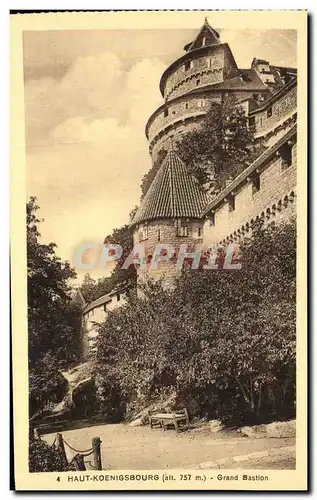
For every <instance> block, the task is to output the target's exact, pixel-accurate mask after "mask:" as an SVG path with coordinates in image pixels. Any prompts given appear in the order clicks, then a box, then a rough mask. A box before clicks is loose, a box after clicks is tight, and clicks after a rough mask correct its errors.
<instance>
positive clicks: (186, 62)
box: [184, 61, 191, 71]
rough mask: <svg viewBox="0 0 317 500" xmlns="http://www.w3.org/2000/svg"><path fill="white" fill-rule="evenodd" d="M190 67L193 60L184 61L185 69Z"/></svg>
mask: <svg viewBox="0 0 317 500" xmlns="http://www.w3.org/2000/svg"><path fill="white" fill-rule="evenodd" d="M190 68H191V61H185V63H184V69H185V71H188V70H189V69H190Z"/></svg>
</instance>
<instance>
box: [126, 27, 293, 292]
mask: <svg viewBox="0 0 317 500" xmlns="http://www.w3.org/2000/svg"><path fill="white" fill-rule="evenodd" d="M184 50H185V54H184V55H183V56H181V57H180V58H179V59H177V60H176V61H174V62H173V63H172V64H171V65H170V66H169V67H168V68H167V69H166V70H165V71H164V73H163V75H162V77H161V81H160V90H161V93H162V96H163V97H164V100H165V102H164V104H163V105H162V106H160V107H159V108H158V109H156V110H155V111H154V113H153V114H152V115H151V116H150V118H149V120H148V122H147V124H146V136H147V138H148V140H149V151H150V154H151V155H152V159H153V160H155V159H156V158H157V156H158V154H159V152H160V151H161V150H162V149H167V150H169V151H168V153H167V155H166V157H165V160H164V161H163V163H162V165H161V167H160V169H159V171H158V172H157V174H156V177H155V178H154V180H153V182H152V184H151V186H150V188H149V190H148V192H147V193H146V195H145V197H144V199H143V200H142V202H141V205H140V207H139V209H138V211H137V213H136V214H135V217H134V219H133V221H132V224H131V227H132V229H133V239H134V244H137V243H141V242H142V243H143V244H144V246H145V252H146V261H147V262H150V261H151V258H152V256H153V251H154V247H155V245H157V243H158V242H164V243H170V244H172V245H175V246H176V247H179V246H180V245H181V244H187V245H189V246H190V245H192V244H194V245H195V244H197V243H204V245H209V244H216V243H221V244H227V243H230V242H239V241H240V239H241V238H243V237H244V236H245V235H247V234H248V233H250V231H251V230H252V226H253V224H254V223H255V221H257V220H259V219H261V220H263V222H264V223H268V222H271V221H273V220H274V221H277V222H278V221H279V220H282V219H286V218H289V217H291V216H292V215H293V214H294V213H295V205H296V120H297V109H296V91H297V77H296V74H297V72H296V70H295V69H293V68H285V67H280V66H272V65H270V64H269V62H268V61H265V60H263V59H256V58H254V59H253V61H252V62H251V67H250V68H249V69H239V68H238V67H237V64H236V62H235V59H234V56H233V54H232V52H231V50H230V47H229V46H228V44H227V43H221V41H220V37H219V34H218V33H217V31H216V30H214V29H213V28H212V27H211V26H210V25H209V23H208V21H207V19H206V20H205V22H204V25H203V26H202V28H201V29H200V31H199V33H198V34H197V36H196V38H195V40H194V41H192V42H190V43H188V44H187V45H186V46H185V47H184ZM229 95H233V96H234V97H235V99H236V102H237V105H239V106H242V107H243V109H244V111H245V114H246V116H247V119H248V126H250V127H253V129H254V130H255V139H259V138H262V140H263V141H264V143H265V146H266V150H265V151H264V153H263V154H261V155H260V156H259V157H258V158H257V159H256V161H254V162H253V163H252V164H250V165H249V166H248V167H247V168H246V169H245V170H244V171H243V172H242V173H241V174H240V175H238V176H237V177H236V178H234V179H233V180H232V181H231V182H228V183H227V185H226V187H225V189H224V190H222V191H221V192H220V193H218V194H217V195H216V196H212V197H210V196H208V194H207V193H206V192H205V191H203V190H202V189H201V188H200V186H199V185H198V184H197V182H196V181H195V179H194V178H193V177H192V176H191V175H190V174H189V173H188V171H187V168H186V165H184V163H183V162H182V161H181V159H180V158H179V156H178V155H177V153H176V152H175V151H174V150H173V149H171V148H170V146H171V144H172V143H173V141H174V140H175V139H178V138H180V137H182V136H183V135H185V134H186V133H188V132H189V131H191V130H193V129H194V128H196V127H199V124H200V123H201V121H202V119H203V118H204V116H205V114H206V111H207V109H208V106H209V105H210V103H212V102H222V100H223V98H224V97H226V96H229ZM144 272H148V271H147V270H144V269H143V270H142V269H139V271H138V275H139V277H141V276H142V273H144ZM176 272H177V271H176V269H175V262H173V259H171V260H170V261H169V262H160V269H158V270H156V271H152V272H151V275H152V276H154V277H155V276H157V277H161V276H164V279H165V281H166V282H167V283H168V284H170V283H171V282H172V280H173V278H174V276H175V273H176Z"/></svg>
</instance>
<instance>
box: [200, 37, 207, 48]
mask: <svg viewBox="0 0 317 500" xmlns="http://www.w3.org/2000/svg"><path fill="white" fill-rule="evenodd" d="M201 44H202V46H203V47H204V46H205V45H206V37H205V36H204V37H203V41H202V43H201Z"/></svg>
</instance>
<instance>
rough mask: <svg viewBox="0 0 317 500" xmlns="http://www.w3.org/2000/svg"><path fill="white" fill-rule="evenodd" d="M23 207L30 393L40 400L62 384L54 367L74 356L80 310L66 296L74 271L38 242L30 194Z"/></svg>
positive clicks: (77, 343)
mask: <svg viewBox="0 0 317 500" xmlns="http://www.w3.org/2000/svg"><path fill="white" fill-rule="evenodd" d="M26 208H27V221H26V222H27V271H28V334H29V344H28V347H29V368H30V394H31V399H32V398H33V395H35V394H37V396H38V401H41V402H43V401H45V400H49V399H51V397H53V396H52V392H54V391H53V390H51V389H50V387H53V386H54V384H55V386H56V387H57V386H59V385H62V386H63V383H61V377H60V376H59V374H58V369H59V368H60V367H63V366H67V365H68V364H69V363H72V362H74V361H76V360H77V359H78V353H79V347H80V346H79V342H80V335H79V334H80V326H81V313H80V310H79V308H78V306H76V305H74V304H73V303H72V302H71V299H70V295H69V292H70V285H69V280H70V279H71V278H74V277H75V276H76V273H75V271H74V270H73V269H72V268H71V267H70V264H69V263H68V262H64V261H62V260H61V259H60V258H59V257H57V256H56V254H55V249H56V245H55V244H54V243H49V244H48V245H46V244H43V243H41V242H40V236H41V235H40V232H39V229H38V225H39V223H40V222H41V220H40V219H39V218H38V217H37V214H36V212H37V210H38V208H39V207H38V206H37V205H36V199H35V198H34V197H32V198H31V199H30V201H29V202H28V203H27V207H26ZM40 387H41V388H40ZM64 388H65V387H64ZM33 406H34V405H33ZM35 406H37V405H35ZM31 411H32V408H31Z"/></svg>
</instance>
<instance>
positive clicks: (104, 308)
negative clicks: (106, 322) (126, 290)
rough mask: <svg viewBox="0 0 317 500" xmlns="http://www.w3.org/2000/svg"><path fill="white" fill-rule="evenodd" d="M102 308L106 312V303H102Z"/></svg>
mask: <svg viewBox="0 0 317 500" xmlns="http://www.w3.org/2000/svg"><path fill="white" fill-rule="evenodd" d="M103 310H104V311H105V312H107V304H104V305H103Z"/></svg>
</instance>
